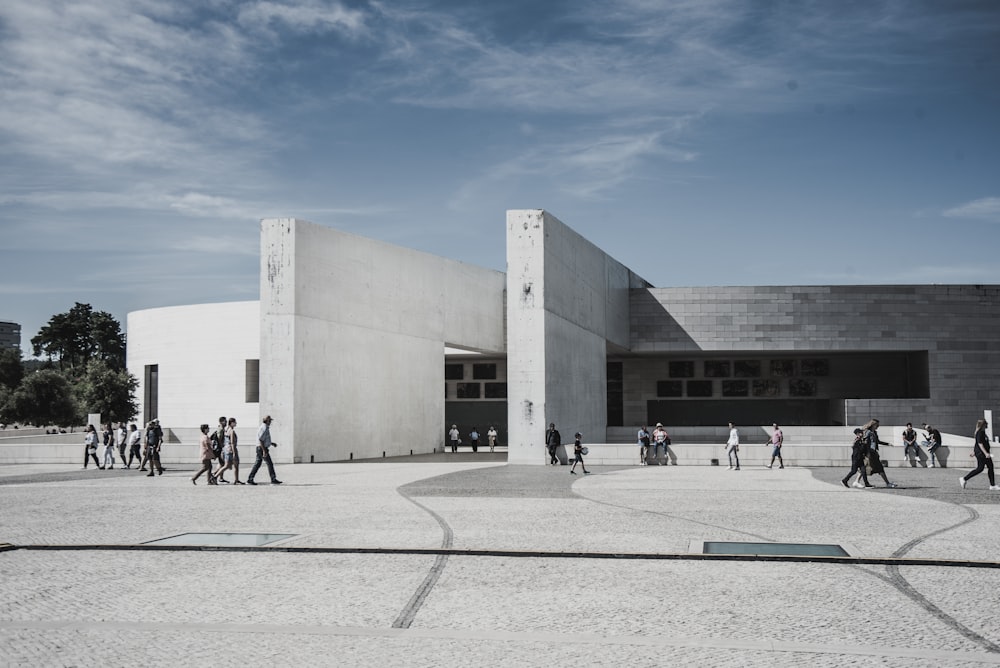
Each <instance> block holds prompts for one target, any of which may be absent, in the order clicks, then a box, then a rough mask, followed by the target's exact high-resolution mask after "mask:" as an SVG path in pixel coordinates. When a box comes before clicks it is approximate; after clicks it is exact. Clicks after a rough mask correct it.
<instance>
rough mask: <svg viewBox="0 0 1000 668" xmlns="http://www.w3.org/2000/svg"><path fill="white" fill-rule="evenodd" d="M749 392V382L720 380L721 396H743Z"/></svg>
mask: <svg viewBox="0 0 1000 668" xmlns="http://www.w3.org/2000/svg"><path fill="white" fill-rule="evenodd" d="M749 392H750V383H749V382H747V381H745V380H724V381H722V396H724V397H745V396H747V394H748V393H749Z"/></svg>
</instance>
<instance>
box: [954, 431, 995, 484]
mask: <svg viewBox="0 0 1000 668" xmlns="http://www.w3.org/2000/svg"><path fill="white" fill-rule="evenodd" d="M987 424H988V423H987V422H986V420H979V421H978V422H976V435H975V439H976V442H975V444H974V445H973V446H972V447H973V449H972V454H971V455H970V457H975V458H976V468H974V469H973V470H971V471H969V472H968V473H966V474H965V475H964V476H962V477H961V478H959V479H958V484H960V485H961V486H962V489H965V483H967V482H968V481H969V480H970V479H971V478H975V477H976V476H977V475H979V474H980V473H982V472H983V469H986V475H987V476H989V479H990V489H991V490H993V491H994V492H996V491H1000V487H997V480H996V474H995V473H994V472H993V455H992V454H991V453H990V439H989V438H987V436H986V425H987Z"/></svg>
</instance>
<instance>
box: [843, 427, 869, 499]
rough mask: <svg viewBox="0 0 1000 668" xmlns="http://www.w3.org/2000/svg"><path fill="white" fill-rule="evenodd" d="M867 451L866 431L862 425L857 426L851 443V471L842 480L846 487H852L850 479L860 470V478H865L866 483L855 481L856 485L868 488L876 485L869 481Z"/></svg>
mask: <svg viewBox="0 0 1000 668" xmlns="http://www.w3.org/2000/svg"><path fill="white" fill-rule="evenodd" d="M867 452H868V442H867V441H866V440H865V432H864V430H862V429H861V428H860V427H857V428H855V429H854V443H853V444H852V445H851V472H850V473H848V474H847V475H846V476H845V477H844V479H843V480H841V481H840V482H841V483H843V485H844V487H847V488H850V486H851V485H850V480H851V478H853V477H854V474H855V473H857V472H858V471H860V472H861V477H860V479H861V480H864V481H865V484H864V485H861V484H860V483H854V486H855V487H862V486H863V487H866V488H867V487H874V486H875V485H873V484H871V483H870V482H868V473H867V472H866V471H865V454H866V453H867Z"/></svg>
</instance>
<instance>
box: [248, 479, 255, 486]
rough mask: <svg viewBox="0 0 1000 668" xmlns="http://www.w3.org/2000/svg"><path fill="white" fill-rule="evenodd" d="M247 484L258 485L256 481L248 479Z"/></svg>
mask: <svg viewBox="0 0 1000 668" xmlns="http://www.w3.org/2000/svg"><path fill="white" fill-rule="evenodd" d="M247 484H248V485H256V484H257V483H255V482H254V481H253V480H247Z"/></svg>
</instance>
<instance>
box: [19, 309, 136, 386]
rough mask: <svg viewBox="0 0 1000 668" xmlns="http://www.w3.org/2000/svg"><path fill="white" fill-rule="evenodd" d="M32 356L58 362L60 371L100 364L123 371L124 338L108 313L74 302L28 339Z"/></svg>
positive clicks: (119, 327) (118, 326) (116, 323)
mask: <svg viewBox="0 0 1000 668" xmlns="http://www.w3.org/2000/svg"><path fill="white" fill-rule="evenodd" d="M31 346H32V351H33V352H34V354H35V356H36V357H37V356H40V355H43V354H44V355H46V356H47V357H48V358H49V359H50V360H57V361H58V363H59V368H60V369H61V370H64V371H65V370H73V369H80V368H83V367H85V366H86V364H87V362H89V361H91V360H100V361H102V362H104V363H105V364H107V365H108V366H109V367H111V368H113V369H124V368H125V335H124V334H123V333H122V331H121V326H120V325H119V324H118V321H117V320H115V319H114V318H113V317H112V316H111V314H110V313H107V312H106V311H96V312H95V311H94V309H93V307H92V306H91V305H90V304H81V303H80V302H77V303H76V305H75V306H73V308H71V309H70V310H69V311H68V312H67V313H58V314H56V315H54V316H52V317H51V318H50V319H49V322H48V324H47V325H45V326H44V327H42V328H41V330H39V332H38V334H37V335H35V336H33V337H32V338H31Z"/></svg>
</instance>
